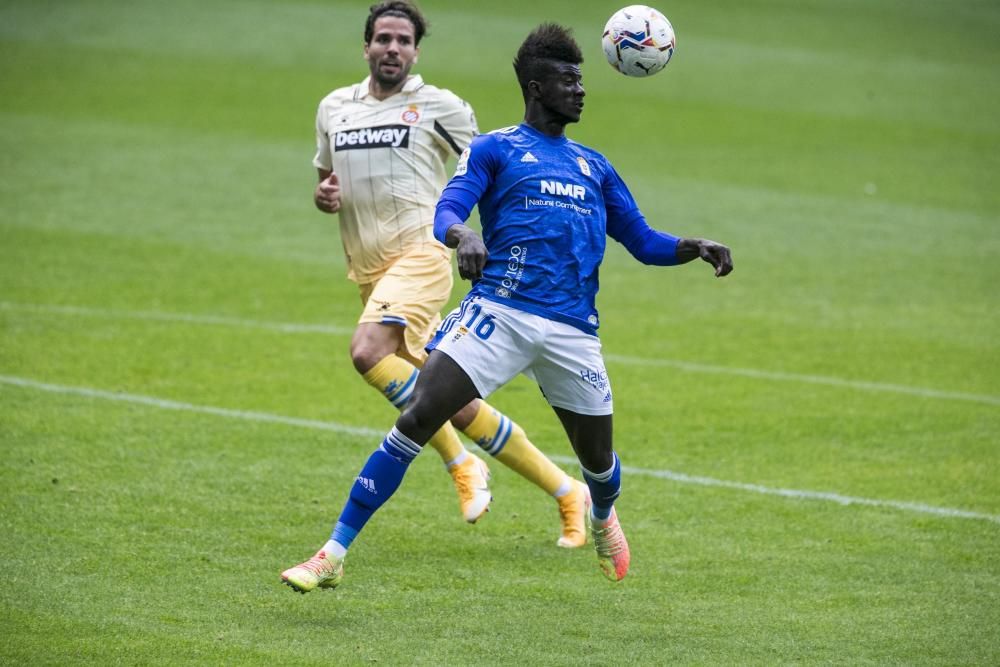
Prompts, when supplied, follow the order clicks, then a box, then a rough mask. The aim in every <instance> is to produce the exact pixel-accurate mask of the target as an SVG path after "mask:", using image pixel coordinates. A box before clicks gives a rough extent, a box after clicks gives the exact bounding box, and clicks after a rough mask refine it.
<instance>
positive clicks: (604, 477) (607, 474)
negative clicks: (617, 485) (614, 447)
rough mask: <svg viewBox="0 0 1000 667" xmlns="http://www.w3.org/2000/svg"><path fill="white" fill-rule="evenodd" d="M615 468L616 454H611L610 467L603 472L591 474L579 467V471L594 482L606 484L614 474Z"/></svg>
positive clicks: (616, 463)
mask: <svg viewBox="0 0 1000 667" xmlns="http://www.w3.org/2000/svg"><path fill="white" fill-rule="evenodd" d="M617 466H618V454H616V453H614V452H611V467H610V468H608V469H607V470H605V471H604V472H591V471H589V470H587V469H586V468H584V467H583V466H580V470H582V471H583V474H584V475H585V476H587V477H589V478H590V479H592V480H594V481H595V482H606V481H608V480H609V479H611V475H613V474H614V473H615V468H616V467H617Z"/></svg>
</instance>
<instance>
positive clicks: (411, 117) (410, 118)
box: [400, 105, 420, 125]
mask: <svg viewBox="0 0 1000 667" xmlns="http://www.w3.org/2000/svg"><path fill="white" fill-rule="evenodd" d="M400 119H401V120H402V121H403V122H404V123H406V124H408V125H413V124H414V123H416V122H417V121H418V120H420V112H419V111H417V107H416V106H415V105H414V106H411V107H410V108H408V109H407V110H406V111H404V112H403V115H402V116H400Z"/></svg>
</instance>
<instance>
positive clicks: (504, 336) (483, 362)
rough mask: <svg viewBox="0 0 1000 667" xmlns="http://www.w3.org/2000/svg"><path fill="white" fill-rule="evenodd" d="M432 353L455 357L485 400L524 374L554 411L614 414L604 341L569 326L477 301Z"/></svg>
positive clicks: (457, 314) (444, 327) (466, 305)
mask: <svg viewBox="0 0 1000 667" xmlns="http://www.w3.org/2000/svg"><path fill="white" fill-rule="evenodd" d="M427 348H428V350H430V349H436V350H440V351H442V352H444V353H445V354H447V355H448V356H449V357H451V358H452V359H453V360H454V361H455V363H457V364H458V365H459V366H461V368H462V370H464V371H465V372H466V373H467V374H468V376H469V377H470V378H471V379H472V382H473V384H475V385H476V389H477V390H478V391H479V395H480V396H482V397H483V398H486V397H487V396H489V395H490V394H492V393H493V392H494V391H496V390H497V389H499V388H500V387H502V386H503V385H505V384H507V383H508V382H510V381H511V380H512V379H513V378H514V377H515V376H516V375H517V374H518V373H524V374H525V375H527V376H528V377H530V378H531V379H533V380H534V381H535V382H537V383H538V386H539V388H540V389H541V390H542V394H543V395H544V396H545V399H546V400H547V401H548V402H549V405H552V406H553V407H557V408H563V409H565V410H569V411H570V412H576V413H578V414H582V415H610V414H611V413H612V412H613V411H614V410H613V405H612V401H611V381H610V380H609V379H608V372H607V370H605V368H604V358H603V357H602V356H601V340H600V339H599V338H598V337H597V336H591V335H589V334H586V333H584V332H582V331H580V330H579V329H577V328H576V327H572V326H570V325H568V324H563V323H562V322H555V321H553V320H550V319H546V318H544V317H540V316H538V315H533V314H531V313H528V312H525V311H523V310H518V309H516V308H511V307H509V306H505V305H502V304H499V303H494V302H493V301H489V300H487V299H482V298H479V297H472V298H468V299H466V300H464V301H463V302H462V303H461V304H460V305H459V307H458V308H456V309H455V310H454V311H452V312H451V314H449V315H448V317H446V318H445V320H444V322H443V323H442V324H441V327H440V329H438V332H437V335H435V337H434V339H433V340H432V341H431V342H430V344H429V345H428V346H427Z"/></svg>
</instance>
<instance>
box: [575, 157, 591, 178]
mask: <svg viewBox="0 0 1000 667" xmlns="http://www.w3.org/2000/svg"><path fill="white" fill-rule="evenodd" d="M576 163H577V164H578V165H580V171H581V172H583V175H584V176H590V165H589V164H587V161H586V160H584V159H583V158H582V157H578V158H576Z"/></svg>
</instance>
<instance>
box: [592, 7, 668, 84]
mask: <svg viewBox="0 0 1000 667" xmlns="http://www.w3.org/2000/svg"><path fill="white" fill-rule="evenodd" d="M601 46H602V47H603V48H604V55H605V56H607V58H608V62H609V63H611V66H612V67H614V68H615V69H616V70H618V71H619V72H621V73H622V74H624V75H626V76H650V75H652V74H656V73H657V72H659V71H660V70H661V69H663V68H664V67H666V66H667V63H669V62H670V58H672V57H673V55H674V48H675V47H676V46H677V37H676V35H674V27H673V26H672V25H670V21H668V20H667V17H666V16H664V15H663V14H661V13H660V12H658V11H656V10H655V9H653V8H652V7H647V6H646V5H629V6H628V7H624V8H622V9H619V10H618V11H617V12H615V13H614V14H613V15H612V16H611V18H610V19H608V22H607V24H606V25H605V26H604V36H603V37H602V38H601Z"/></svg>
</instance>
